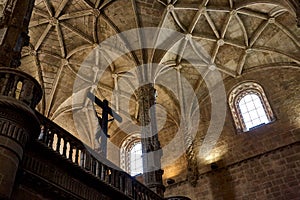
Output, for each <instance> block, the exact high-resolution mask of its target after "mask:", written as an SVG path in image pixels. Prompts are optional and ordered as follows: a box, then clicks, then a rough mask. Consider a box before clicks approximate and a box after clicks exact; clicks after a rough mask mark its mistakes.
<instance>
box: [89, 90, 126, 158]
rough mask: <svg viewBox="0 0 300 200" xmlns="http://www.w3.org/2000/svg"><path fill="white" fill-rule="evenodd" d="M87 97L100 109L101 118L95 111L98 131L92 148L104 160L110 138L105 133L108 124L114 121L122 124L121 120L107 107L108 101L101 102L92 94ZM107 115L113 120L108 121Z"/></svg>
mask: <svg viewBox="0 0 300 200" xmlns="http://www.w3.org/2000/svg"><path fill="white" fill-rule="evenodd" d="M87 97H88V98H89V99H90V100H92V101H93V102H94V103H95V104H96V105H98V106H99V107H100V108H102V116H101V117H99V116H98V114H97V112H96V110H95V114H96V117H97V118H98V123H99V125H100V127H101V128H100V130H99V129H98V130H97V131H96V137H95V139H96V143H95V144H96V145H97V146H95V147H94V148H95V150H96V151H98V153H100V155H102V156H103V157H104V158H106V154H107V138H109V137H110V136H109V135H108V133H107V131H108V130H107V129H108V122H109V121H111V120H113V119H116V120H117V121H118V122H122V118H121V117H120V115H118V114H117V113H115V112H114V111H113V110H112V109H111V108H110V107H109V106H108V101H107V100H103V101H101V100H100V99H98V98H97V97H96V96H95V95H94V94H92V93H91V92H88V93H87ZM108 115H110V116H112V117H113V119H111V120H109V119H108Z"/></svg>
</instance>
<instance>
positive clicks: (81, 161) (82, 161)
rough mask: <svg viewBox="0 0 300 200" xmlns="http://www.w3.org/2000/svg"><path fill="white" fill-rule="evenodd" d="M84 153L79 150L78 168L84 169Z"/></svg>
mask: <svg viewBox="0 0 300 200" xmlns="http://www.w3.org/2000/svg"><path fill="white" fill-rule="evenodd" d="M85 156H86V154H85V151H84V150H81V153H80V164H79V166H80V167H82V168H84V165H85Z"/></svg>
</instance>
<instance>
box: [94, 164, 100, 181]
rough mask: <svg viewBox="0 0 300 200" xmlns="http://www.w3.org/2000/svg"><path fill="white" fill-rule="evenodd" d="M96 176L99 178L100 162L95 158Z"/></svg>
mask: <svg viewBox="0 0 300 200" xmlns="http://www.w3.org/2000/svg"><path fill="white" fill-rule="evenodd" d="M95 167H96V177H98V178H100V175H101V171H100V163H99V161H98V160H96V166H95Z"/></svg>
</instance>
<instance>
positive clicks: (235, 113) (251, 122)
mask: <svg viewBox="0 0 300 200" xmlns="http://www.w3.org/2000/svg"><path fill="white" fill-rule="evenodd" d="M228 103H229V107H230V110H231V113H232V117H233V120H234V123H235V126H236V129H237V132H247V131H249V130H251V129H253V128H255V127H258V126H261V125H263V124H267V123H269V122H272V121H274V119H275V117H274V114H273V111H272V109H271V106H270V104H269V102H268V99H267V97H266V95H265V92H264V90H263V88H262V87H261V86H260V85H259V84H258V83H255V82H245V83H242V84H240V85H238V86H237V87H235V88H234V89H233V90H232V91H231V92H230V94H229V100H228Z"/></svg>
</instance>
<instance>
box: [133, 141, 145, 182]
mask: <svg viewBox="0 0 300 200" xmlns="http://www.w3.org/2000/svg"><path fill="white" fill-rule="evenodd" d="M142 172H143V159H142V143H141V142H138V143H135V144H134V146H133V147H132V149H131V150H130V174H131V176H135V175H137V174H141V173H142Z"/></svg>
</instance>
